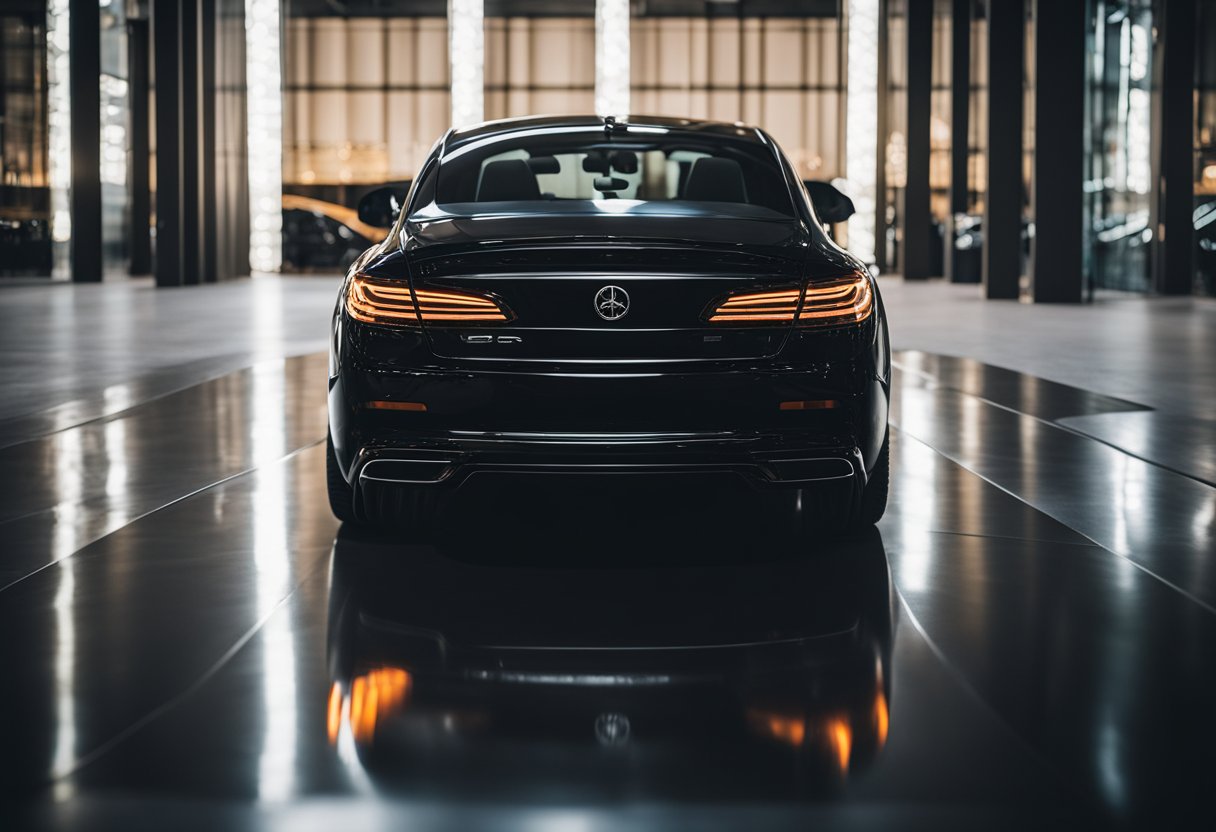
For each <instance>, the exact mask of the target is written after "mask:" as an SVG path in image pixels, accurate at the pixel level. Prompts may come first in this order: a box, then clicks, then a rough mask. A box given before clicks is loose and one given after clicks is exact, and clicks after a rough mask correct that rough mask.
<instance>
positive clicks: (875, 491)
mask: <svg viewBox="0 0 1216 832" xmlns="http://www.w3.org/2000/svg"><path fill="white" fill-rule="evenodd" d="M890 490H891V430H890V428H888V429H887V434H886V436H884V437H883V438H882V449H881V450H880V451H879V452H878V459H877V460H875V462H874V470H872V471H871V472H870V479H869V480H868V481H867V482H866V487H865V489H863V490H862V492H861V505H860V507H859V508H860V511H859V512H858V515H857V525H858V526H873V525H874V524H875V523H877V522H878V521H879V520H881V519H882V516H883V514H884V513H885V512H886V510H887V494H888V493H889V492H890Z"/></svg>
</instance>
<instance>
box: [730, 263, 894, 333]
mask: <svg viewBox="0 0 1216 832" xmlns="http://www.w3.org/2000/svg"><path fill="white" fill-rule="evenodd" d="M873 311H874V292H873V290H872V289H871V288H870V279H869V278H868V277H867V276H866V275H865V274H862V273H857V274H853V275H850V276H849V277H847V278H844V279H842V280H833V281H832V282H830V283H820V284H814V283H812V284H809V285H807V287H806V289H805V290H802V289H780V290H766V291H763V292H745V293H740V294H736V295H731V296H730V297H728V298H726V300H724V301H722V302H721V303H719V304H718V305H717V306H715V307H713V308H712V310H711V311H710V313H709V316H708V319H707V320H708V321H709V323H711V324H733V323H770V324H780V323H791V322H793V323H796V324H797V325H798V326H804V327H829V326H842V325H845V324H852V323H857V322H859V321H863V320H865V319H866V318H867V317H869V315H870V313H871V312H873Z"/></svg>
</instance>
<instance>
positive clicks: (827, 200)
mask: <svg viewBox="0 0 1216 832" xmlns="http://www.w3.org/2000/svg"><path fill="white" fill-rule="evenodd" d="M802 184H803V185H805V186H806V192H807V194H808V195H809V196H810V198H811V204H812V205H814V206H815V213H816V214H818V215H819V219H821V220H823V221H824V222H826V223H838V222H844V221H845V220H847V219H848V218H849V217H851V216H853V215H854V214H856V213H857V209H856V208H854V207H853V200H851V199H849V198H848V197H847V196H845V195H844V194H842V193H841V192H840V191H839V190H837V189H836V188H835V187H834V186H833V185H830V184H828V183H827V182H822V181H820V180H818V179H807V180H805V181H803V183H802Z"/></svg>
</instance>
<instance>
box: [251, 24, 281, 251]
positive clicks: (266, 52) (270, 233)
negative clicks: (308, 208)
mask: <svg viewBox="0 0 1216 832" xmlns="http://www.w3.org/2000/svg"><path fill="white" fill-rule="evenodd" d="M279 25H280V23H279V0H245V56H246V57H245V78H246V87H247V92H246V100H247V102H248V108H249V127H248V141H249V225H250V232H249V267H250V268H251V269H252V270H253V271H258V272H277V271H278V270H279V267H280V266H281V265H282V264H283V84H282V73H281V71H280V69H279V67H280V65H281V64H280V57H279V55H280V38H279Z"/></svg>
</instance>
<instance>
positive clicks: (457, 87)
mask: <svg viewBox="0 0 1216 832" xmlns="http://www.w3.org/2000/svg"><path fill="white" fill-rule="evenodd" d="M484 15H485V9H484V4H483V3H482V0H448V62H449V64H450V66H451V68H452V126H453V127H460V126H462V125H466V124H477V123H479V122H482V121H485V81H484V74H485V60H486V57H485V54H486V44H485V34H484V29H483V25H482V20H483V17H484Z"/></svg>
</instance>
